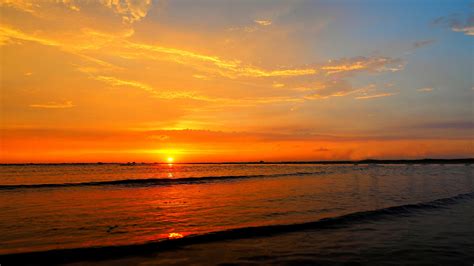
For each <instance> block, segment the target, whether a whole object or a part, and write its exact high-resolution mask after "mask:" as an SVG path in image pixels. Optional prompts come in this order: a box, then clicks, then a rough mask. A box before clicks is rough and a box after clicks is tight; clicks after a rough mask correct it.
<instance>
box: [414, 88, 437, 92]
mask: <svg viewBox="0 0 474 266" xmlns="http://www.w3.org/2000/svg"><path fill="white" fill-rule="evenodd" d="M433 89H434V88H432V87H424V88H419V89H418V90H417V91H418V92H432V91H433Z"/></svg>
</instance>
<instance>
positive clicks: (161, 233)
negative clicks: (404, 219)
mask: <svg viewBox="0 0 474 266" xmlns="http://www.w3.org/2000/svg"><path fill="white" fill-rule="evenodd" d="M472 170H473V166H467V165H316V164H315V165H312V164H301V165H298V164H288V165H284V164H273V165H272V164H263V165H258V164H254V165H229V164H218V165H215V164H214V165H191V164H189V165H188V164H174V165H166V164H164V165H163V164H161V165H154V164H148V165H136V166H122V165H115V164H104V165H26V166H0V243H1V245H0V255H2V254H3V255H5V254H12V253H22V252H32V251H48V250H55V249H65V248H67V249H78V248H87V247H107V246H123V245H130V244H137V245H141V244H145V243H149V242H150V241H162V240H166V239H169V238H182V237H184V238H193V237H196V236H201V235H206V234H209V233H213V232H217V233H220V232H229V230H233V229H238V228H243V229H245V228H249V227H256V228H257V230H255V233H256V234H258V232H259V231H258V228H265V226H268V225H278V226H279V225H301V224H305V223H312V222H317V221H319V220H321V219H324V218H336V220H337V217H341V216H344V215H354V214H360V213H362V212H366V211H373V210H382V212H383V210H387V208H389V207H393V206H408V207H406V208H405V207H404V208H405V209H410V208H415V209H414V210H416V211H418V209H424V208H428V207H429V206H430V205H429V204H430V202H435V203H436V204H438V203H437V202H436V200H439V199H444V200H446V199H447V200H448V203H449V204H451V205H446V206H444V205H443V209H450V208H453V209H454V208H460V207H459V206H460V205H459V204H461V203H459V204H457V203H456V201H457V200H458V198H459V196H458V195H460V194H464V196H461V198H462V201H466V200H467V201H472V200H474V199H473V198H474V195H473V193H474V185H473V184H474V182H473V181H474V177H473V172H472ZM456 197H458V198H456ZM466 198H467V199H466ZM449 199H451V201H454V203H453V202H451V201H449ZM442 202H443V204H444V201H442ZM420 203H429V204H428V205H426V206H428V207H426V206H425V205H417V204H420ZM413 205H414V206H415V207H413ZM458 205H459V206H458ZM416 206H418V207H416ZM420 206H421V207H420ZM456 206H457V207H456ZM405 209H401V210H402V212H401V214H400V215H396V214H395V215H392V214H393V213H391V215H392V216H393V217H392V216H390V217H389V218H387V219H385V220H387V221H386V222H381V221H379V220H378V218H377V215H379V214H380V213H378V212H375V216H374V220H373V221H371V219H372V218H371V217H372V216H370V215H372V214H369V215H368V217H366V216H364V219H363V223H362V225H361V226H362V227H364V226H366V227H367V226H368V225H369V224H370V225H372V224H373V223H377V225H378V227H377V226H375V225H374V226H373V227H374V228H369V229H367V230H365V231H361V232H362V233H361V234H362V235H363V236H361V237H366V238H370V237H372V238H374V237H375V236H379V235H380V230H381V229H380V228H385V229H386V228H388V227H389V225H390V223H393V224H396V223H394V222H392V221H395V220H396V219H400V217H399V216H403V215H404V214H403V210H405ZM428 209H429V208H428ZM466 209H467V210H472V208H471V209H469V208H467V207H466ZM410 210H411V209H410ZM396 211H398V209H396ZM461 213H462V211H461ZM471 214H472V212H471ZM384 215H385V214H384ZM461 216H462V217H464V218H465V219H464V220H466V219H467V222H469V223H470V222H472V223H474V221H472V217H473V216H472V215H470V216H469V215H464V216H463V215H461ZM351 217H352V216H351ZM357 217H359V216H357ZM359 218H360V217H359ZM359 218H357V219H359ZM427 219H428V218H427ZM346 220H347V219H345V220H344V223H347V221H346ZM428 220H431V219H428ZM458 220H459V219H458ZM461 220H462V219H461ZM357 221H358V222H360V221H359V220H357ZM380 223H385V225H386V226H385V225H384V226H381V225H380ZM446 223H447V222H446ZM351 226H353V225H351ZM368 227H370V226H368ZM295 228H296V229H291V230H296V231H298V229H297V228H298V227H295ZM345 228H346V229H340V231H338V233H337V234H339V235H341V234H342V235H344V232H345V231H344V230H349V229H347V228H349V227H345ZM275 230H278V228H277V229H275ZM285 230H287V229H285ZM304 230H307V228H305V229H304ZM304 230H303V231H304ZM394 230H395V229H394ZM400 230H402V229H400ZM459 230H460V231H462V230H461V229H459ZM303 231H301V232H299V233H298V232H295V233H292V234H293V235H291V234H290V235H285V236H284V237H283V236H280V237H278V238H280V239H281V240H282V242H281V243H287V242H285V241H290V240H291V239H292V236H295V234H296V236H297V237H301V234H303V233H302V232H303ZM454 231H456V230H455V229H454ZM304 232H306V231H304ZM454 233H456V232H454ZM246 234H247V235H248V232H247V233H246ZM298 234H300V235H299V236H298ZM304 234H307V233H304ZM325 234H328V233H324V234H323V233H321V234H319V233H318V236H317V237H322V236H323V235H325ZM337 234H336V235H337ZM462 234H465V232H464V233H462ZM331 239H332V240H334V239H338V238H337V237H335V236H331V237H329V236H328V238H326V239H325V241H329V242H326V244H328V245H330V244H331V241H332V240H331ZM248 241H254V242H252V243H253V244H252V243H250V244H249V245H250V246H252V245H255V241H257V240H248ZM334 241H336V240H334ZM239 243H240V242H239ZM302 243H303V244H304V242H302ZM367 243H368V244H369V245H370V244H371V243H372V242H367ZM374 245H376V242H374ZM443 245H446V244H443ZM293 246H294V247H295V248H297V249H298V250H300V249H302V247H298V245H296V244H295V243H294V244H293ZM311 246H312V247H314V248H315V247H316V246H315V245H311ZM374 248H376V246H374ZM235 250H237V251H238V249H235ZM237 251H236V252H237ZM313 251H314V250H313Z"/></svg>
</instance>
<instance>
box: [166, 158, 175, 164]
mask: <svg viewBox="0 0 474 266" xmlns="http://www.w3.org/2000/svg"><path fill="white" fill-rule="evenodd" d="M166 160H167V161H168V163H172V162H173V161H174V158H173V157H168V158H167V159H166Z"/></svg>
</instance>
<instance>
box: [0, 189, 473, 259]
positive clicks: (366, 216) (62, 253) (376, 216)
mask: <svg viewBox="0 0 474 266" xmlns="http://www.w3.org/2000/svg"><path fill="white" fill-rule="evenodd" d="M473 199H474V192H470V193H466V194H459V195H456V196H453V197H449V198H442V199H437V200H434V201H430V202H424V203H416V204H407V205H400V206H394V207H387V208H382V209H377V210H371V211H362V212H355V213H351V214H347V215H342V216H338V217H333V218H324V219H321V220H318V221H312V222H306V223H299V224H283V225H266V226H256V227H244V228H236V229H230V230H225V231H217V232H212V233H208V234H203V235H191V236H187V237H184V238H179V239H168V240H157V241H151V242H146V243H143V244H134V245H123V246H101V247H85V248H75V249H57V250H49V251H38V252H29V253H16V254H7V255H0V261H2V262H4V263H7V264H8V263H9V262H11V263H12V264H13V263H15V264H31V263H33V264H38V263H39V262H47V263H48V264H59V263H70V262H77V261H97V260H105V259H116V258H120V257H129V256H140V255H149V254H153V253H156V252H159V251H163V250H169V249H174V248H181V247H183V246H188V245H194V244H203V243H210V242H218V241H225V240H233V239H243V238H253V237H268V236H274V235H279V234H284V233H291V232H298V231H304V230H325V229H337V228H343V227H347V226H351V225H353V224H357V223H362V222H366V221H376V220H380V219H389V218H396V217H401V216H409V215H414V214H418V213H419V212H423V211H430V210H434V209H439V208H446V207H448V206H449V205H453V204H457V203H460V202H462V201H466V200H473Z"/></svg>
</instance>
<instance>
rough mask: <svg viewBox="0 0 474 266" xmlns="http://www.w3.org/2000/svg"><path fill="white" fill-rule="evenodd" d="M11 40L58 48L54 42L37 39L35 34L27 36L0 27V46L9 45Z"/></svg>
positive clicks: (18, 31) (6, 27) (2, 26)
mask: <svg viewBox="0 0 474 266" xmlns="http://www.w3.org/2000/svg"><path fill="white" fill-rule="evenodd" d="M13 39H16V40H24V41H30V42H36V43H39V44H42V45H46V46H59V45H60V43H59V42H56V41H54V40H51V39H48V38H43V37H39V36H37V35H35V34H28V33H25V32H23V31H21V30H17V29H15V28H11V27H9V26H6V25H0V45H5V44H8V43H11V42H12V41H13Z"/></svg>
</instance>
